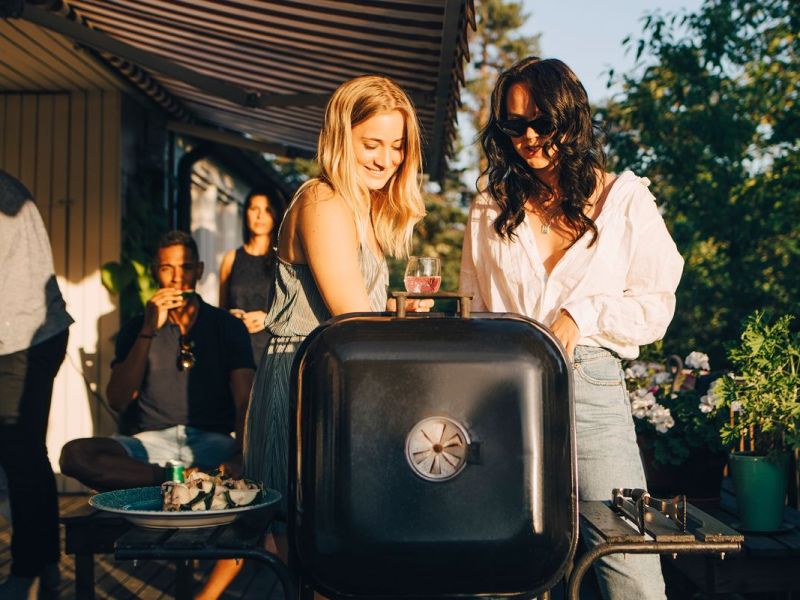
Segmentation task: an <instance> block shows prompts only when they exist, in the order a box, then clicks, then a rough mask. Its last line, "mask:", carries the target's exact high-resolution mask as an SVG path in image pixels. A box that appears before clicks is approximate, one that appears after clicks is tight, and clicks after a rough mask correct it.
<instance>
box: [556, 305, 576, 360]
mask: <svg viewBox="0 0 800 600" xmlns="http://www.w3.org/2000/svg"><path fill="white" fill-rule="evenodd" d="M550 331H552V332H553V335H554V336H556V338H558V341H559V342H561V345H562V346H564V348H565V349H566V351H567V358H569V360H570V361H571V360H572V357H573V355H574V353H575V346H576V345H577V344H578V340H579V339H580V337H581V332H580V330H579V329H578V325H577V324H576V323H575V321H574V320H573V319H572V316H571V315H570V314H569V313H568V312H567V311H565V310H562V311H561V312H560V313H559V315H558V317H556V320H555V321H553V324H552V325H551V326H550Z"/></svg>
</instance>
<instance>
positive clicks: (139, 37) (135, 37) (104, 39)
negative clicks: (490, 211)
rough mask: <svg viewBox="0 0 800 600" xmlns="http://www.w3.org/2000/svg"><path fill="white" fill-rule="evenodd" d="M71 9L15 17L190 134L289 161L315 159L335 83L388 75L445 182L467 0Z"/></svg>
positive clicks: (172, 2) (100, 3)
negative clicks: (123, 80)
mask: <svg viewBox="0 0 800 600" xmlns="http://www.w3.org/2000/svg"><path fill="white" fill-rule="evenodd" d="M35 4H38V5H42V4H45V5H50V7H51V10H52V8H56V9H57V10H59V11H60V12H57V13H56V12H46V11H45V10H44V8H36V7H35V6H33V5H35ZM54 4H55V5H56V6H55V7H53V5H54ZM68 5H69V8H71V9H72V11H68V10H66V9H65V5H63V3H60V2H57V1H55V2H54V1H53V0H46V1H44V2H43V1H42V0H37V1H34V2H28V3H27V4H26V5H25V6H24V12H23V16H24V18H25V19H27V20H29V21H33V22H35V23H37V24H39V25H41V26H43V27H46V28H49V29H51V30H56V31H59V32H60V33H62V34H64V35H67V36H68V37H72V38H73V39H75V40H76V41H77V42H79V43H81V44H84V45H87V46H90V47H92V48H94V49H95V50H96V51H98V53H99V54H100V56H102V57H103V58H104V59H105V60H106V62H107V63H108V64H111V65H113V67H114V68H116V69H117V70H118V71H119V72H120V73H123V74H124V75H125V76H126V77H127V78H128V79H129V80H131V81H132V82H133V83H135V84H136V85H138V86H139V87H140V88H148V93H150V95H151V96H159V97H160V102H161V104H162V105H163V106H167V105H169V106H170V107H171V108H170V111H171V112H172V113H173V116H174V118H176V119H179V120H180V121H182V122H184V124H185V127H195V129H194V131H195V132H196V133H197V132H198V131H199V129H198V128H197V127H196V126H197V125H198V124H199V125H201V126H213V127H215V128H221V129H224V130H227V131H230V132H236V133H238V134H240V135H243V136H246V137H248V138H250V139H252V140H260V141H263V142H267V143H269V144H273V145H274V146H275V149H276V151H281V150H283V151H284V152H285V153H287V154H290V155H291V154H299V155H311V154H313V153H314V151H315V149H316V142H317V136H318V133H319V128H320V126H321V122H322V113H323V110H324V104H325V102H326V101H327V98H328V96H329V95H330V93H331V92H332V91H333V90H334V89H335V88H336V87H337V86H338V85H339V84H340V83H341V82H343V81H345V80H346V79H349V78H351V77H354V76H356V75H360V74H363V73H383V74H385V75H388V76H389V77H392V78H393V79H395V80H396V81H397V82H398V83H399V84H400V85H402V86H403V87H404V88H405V89H406V90H407V91H408V92H409V93H410V94H411V96H412V98H413V99H414V101H415V104H416V107H417V111H418V114H419V118H420V122H421V125H422V127H423V135H424V138H425V143H426V157H427V160H426V171H427V172H428V173H430V174H431V176H432V177H433V178H439V177H441V176H442V174H443V171H444V167H445V166H446V165H445V159H446V156H447V155H449V153H450V152H451V151H452V147H453V141H454V139H455V128H456V112H457V110H458V107H459V106H460V88H461V85H463V83H464V63H465V61H466V60H468V42H467V29H468V25H472V26H473V27H474V9H473V5H472V0H419V1H412V0H362V1H360V2H356V1H346V0H341V1H340V0H279V1H270V0H70V1H69V2H68ZM67 15H68V16H67ZM154 90H155V91H154ZM267 147H269V146H267Z"/></svg>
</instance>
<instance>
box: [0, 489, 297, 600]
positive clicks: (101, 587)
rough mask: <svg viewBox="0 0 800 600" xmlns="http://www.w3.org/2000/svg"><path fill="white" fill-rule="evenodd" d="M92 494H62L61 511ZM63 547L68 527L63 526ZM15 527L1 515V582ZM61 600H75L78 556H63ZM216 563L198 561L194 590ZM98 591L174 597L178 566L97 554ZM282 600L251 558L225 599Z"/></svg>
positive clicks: (121, 597)
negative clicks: (266, 599) (76, 558)
mask: <svg viewBox="0 0 800 600" xmlns="http://www.w3.org/2000/svg"><path fill="white" fill-rule="evenodd" d="M88 498H89V496H87V495H83V494H62V495H60V496H59V507H60V510H61V514H62V515H63V514H68V513H70V512H74V511H76V510H78V509H79V508H81V507H83V506H84V505H85V504H86V502H87V500H88ZM61 539H62V548H63V540H64V528H63V526H62V528H61ZM10 546H11V527H10V526H9V524H8V523H6V521H5V520H4V519H2V517H0V582H2V581H4V580H5V579H6V577H7V576H8V573H9V569H10V568H11V551H10ZM60 566H61V600H75V559H74V556H72V555H67V554H62V556H61V565H60ZM213 566H214V564H213V561H197V562H196V563H195V569H194V590H195V591H197V590H199V589H200V587H201V586H202V584H203V582H204V581H205V577H206V574H207V573H208V572H210V571H211V568H212V567H213ZM95 593H96V596H97V598H99V599H106V598H107V599H109V600H112V599H113V600H126V599H131V600H138V599H146V598H150V599H153V600H174V598H175V596H174V593H175V566H174V564H172V563H170V562H169V561H162V560H152V561H145V560H142V561H138V564H137V566H135V567H134V565H133V561H117V560H115V559H114V556H113V555H111V554H98V555H96V556H95ZM250 598H252V599H254V600H255V599H256V598H258V599H264V598H270V599H271V600H281V599H282V598H283V593H282V590H281V587H280V585H278V583H277V579H276V577H275V575H274V574H273V573H272V571H270V570H269V569H268V568H266V567H264V566H262V565H259V564H258V563H256V562H253V561H247V563H246V564H245V567H244V569H242V572H241V573H240V574H239V576H238V577H237V578H236V579H235V580H234V582H233V583H232V584H231V586H230V587H229V588H228V590H227V591H226V592H225V594H224V595H223V596H222V600H245V599H250Z"/></svg>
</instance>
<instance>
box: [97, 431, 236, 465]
mask: <svg viewBox="0 0 800 600" xmlns="http://www.w3.org/2000/svg"><path fill="white" fill-rule="evenodd" d="M112 439H113V440H114V441H115V442H117V443H118V444H120V445H121V446H122V447H123V448H125V451H126V452H127V453H128V456H130V457H131V458H135V459H136V460H138V461H141V462H146V463H153V464H158V465H161V466H162V467H163V466H164V465H165V464H166V462H167V461H169V460H180V461H182V462H183V463H184V464H185V465H186V466H187V467H192V466H196V467H200V469H202V470H209V469H214V468H216V467H218V466H219V465H220V463H223V462H225V461H227V460H230V459H231V458H232V457H233V453H234V449H235V447H236V440H234V439H233V437H232V436H230V435H226V434H224V433H217V432H215V431H204V430H202V429H197V428H196V427H187V426H185V425H176V426H175V427H168V428H167V429H160V430H156V431H142V432H140V433H137V434H135V435H132V436H127V435H114V436H112Z"/></svg>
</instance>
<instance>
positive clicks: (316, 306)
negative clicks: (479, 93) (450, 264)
mask: <svg viewBox="0 0 800 600" xmlns="http://www.w3.org/2000/svg"><path fill="white" fill-rule="evenodd" d="M317 160H318V162H319V166H320V171H321V174H320V176H319V177H316V178H314V179H312V180H310V181H308V182H307V183H305V184H304V185H303V186H301V187H300V189H299V190H298V191H297V193H296V194H295V197H294V199H293V200H292V202H291V203H290V205H289V207H288V208H287V210H286V214H285V216H284V219H283V223H282V225H281V228H280V230H279V231H278V242H277V248H278V251H277V266H276V274H275V296H274V300H273V303H272V307H271V309H270V311H269V313H268V315H267V318H266V323H267V329H268V330H269V331H270V334H271V335H272V337H271V339H270V341H269V343H268V345H267V349H266V352H265V353H264V354H263V356H262V359H261V364H260V365H259V367H258V372H257V374H256V381H255V382H254V384H253V391H252V393H251V397H250V405H249V408H248V415H247V422H246V427H245V429H246V433H245V440H244V466H245V475H247V476H248V477H250V478H252V479H256V480H258V481H263V482H264V485H265V486H267V487H269V488H273V489H277V490H278V491H280V492H281V494H283V498H284V499H283V500H282V510H284V511H285V508H286V496H287V483H288V452H289V378H290V369H291V366H292V361H293V359H294V355H295V352H296V351H297V349H298V348H299V346H300V344H301V342H302V341H303V340H304V339H305V337H306V336H307V335H308V334H309V333H311V331H312V330H313V329H314V328H315V327H317V325H319V324H320V323H322V322H323V321H326V320H327V319H329V318H330V317H331V316H335V315H340V314H344V313H350V312H370V311H376V312H377V311H383V310H385V309H386V304H387V286H388V284H389V271H388V268H387V265H386V260H385V258H384V254H391V255H393V256H406V255H407V254H408V249H409V246H410V243H411V234H412V231H413V228H414V225H415V224H416V223H417V222H418V221H419V220H420V219H421V218H422V217H423V216H424V215H425V206H424V204H423V201H422V196H421V192H420V175H421V162H422V155H421V150H420V134H419V126H418V124H417V117H416V114H415V112H414V108H413V106H412V104H411V101H410V100H409V98H408V96H407V95H406V94H405V92H403V90H401V89H400V88H399V87H398V86H397V84H396V83H394V82H393V81H392V80H390V79H388V78H386V77H382V76H377V75H365V76H362V77H357V78H355V79H351V80H349V81H347V82H345V83H343V84H342V85H341V86H340V87H339V88H338V89H337V90H336V91H335V92H334V93H333V95H332V96H331V99H330V101H329V102H328V106H327V108H326V110H325V117H324V121H323V125H322V131H321V132H320V136H319V143H318V146H317ZM430 304H432V303H429V302H426V303H424V304H423V305H422V306H421V307H420V306H417V305H415V304H412V305H411V306H409V307H407V308H408V309H410V310H414V309H417V310H420V309H422V310H425V309H427V308H429V307H430ZM278 525H279V524H273V540H272V542H271V544H272V543H274V544H275V546H272V545H271V546H270V547H271V548H272V549H273V550H275V549H277V550H278V552H279V554H280V555H281V556H282V557H283V558H284V559H285V558H286V554H287V552H286V548H285V534H284V532H283V530H284V528H283V527H279V526H278ZM217 571H218V572H219V574H215V575H214V576H212V579H211V581H210V582H209V584H208V585H207V586H206V588H205V589H204V591H203V592H202V593H201V594H200V595H199V596H197V598H202V599H207V598H216V597H218V595H219V594H220V593H221V592H222V591H223V590H224V588H225V586H226V584H227V581H228V580H229V579H230V577H231V574H232V573H235V567H233V566H232V564H231V563H227V564H222V565H220V566H219V567H218V568H217ZM223 573H225V574H223Z"/></svg>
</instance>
